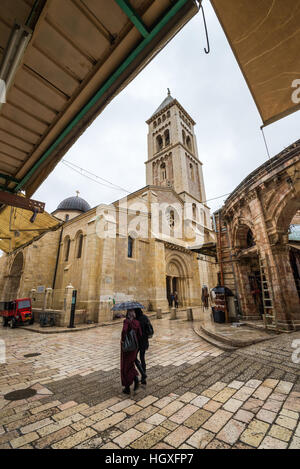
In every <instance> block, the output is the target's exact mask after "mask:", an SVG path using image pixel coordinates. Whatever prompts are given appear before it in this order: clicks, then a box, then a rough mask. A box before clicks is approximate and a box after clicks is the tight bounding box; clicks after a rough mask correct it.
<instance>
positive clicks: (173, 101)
mask: <svg viewBox="0 0 300 469" xmlns="http://www.w3.org/2000/svg"><path fill="white" fill-rule="evenodd" d="M172 104H176V105H177V106H178V107H179V108H180V109H181V111H182V112H183V113H184V114H185V115H186V116H187V117H188V118H189V119H190V121H191V123H192V124H193V125H195V124H196V122H195V121H194V119H193V118H192V117H191V116H190V115H189V114H188V112H187V111H186V110H185V109H184V108H183V107H182V106H181V104H180V103H179V102H178V101H177V99H176V98H173V96H171V92H170V90H169V88H168V95H167V97H166V98H165V99H164V100H163V102H162V103H161V105H160V106H159V107H158V108H157V109H156V111H155V112H154V113H153V114H152V116H151V117H150V119H148V120H147V121H146V123H147V124H150V122H152V120H154V119H155V117H156V116H157V115H158V114H159V113H160V112H162V111H163V110H164V109H166V108H168V107H170V105H172Z"/></svg>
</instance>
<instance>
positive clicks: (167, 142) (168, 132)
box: [164, 129, 170, 147]
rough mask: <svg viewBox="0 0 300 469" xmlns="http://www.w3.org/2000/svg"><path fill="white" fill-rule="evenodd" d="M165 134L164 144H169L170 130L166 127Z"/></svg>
mask: <svg viewBox="0 0 300 469" xmlns="http://www.w3.org/2000/svg"><path fill="white" fill-rule="evenodd" d="M164 136H165V146H166V147H167V146H168V145H170V131H169V130H168V129H167V130H166V131H165V133H164Z"/></svg>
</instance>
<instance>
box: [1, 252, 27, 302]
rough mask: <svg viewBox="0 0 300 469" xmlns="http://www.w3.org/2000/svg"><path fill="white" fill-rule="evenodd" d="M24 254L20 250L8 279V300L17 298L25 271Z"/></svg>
mask: <svg viewBox="0 0 300 469" xmlns="http://www.w3.org/2000/svg"><path fill="white" fill-rule="evenodd" d="M23 265H24V256H23V254H22V252H19V253H18V254H17V255H16V257H15V258H14V260H13V263H12V266H11V268H10V272H9V275H8V279H7V285H6V292H7V293H6V294H5V296H7V300H13V299H15V298H17V296H18V291H19V287H20V281H21V276H22V272H23Z"/></svg>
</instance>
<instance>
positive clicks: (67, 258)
mask: <svg viewBox="0 0 300 469" xmlns="http://www.w3.org/2000/svg"><path fill="white" fill-rule="evenodd" d="M64 245H65V255H64V259H65V262H66V261H68V260H69V255H70V246H71V240H70V238H69V236H68V237H67V238H66V239H65V242H64Z"/></svg>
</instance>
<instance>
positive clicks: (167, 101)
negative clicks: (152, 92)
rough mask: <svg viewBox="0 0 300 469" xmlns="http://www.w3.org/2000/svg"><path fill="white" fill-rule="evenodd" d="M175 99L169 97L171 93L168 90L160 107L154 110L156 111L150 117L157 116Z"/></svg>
mask: <svg viewBox="0 0 300 469" xmlns="http://www.w3.org/2000/svg"><path fill="white" fill-rule="evenodd" d="M173 101H175V99H174V98H173V97H172V96H171V92H170V90H169V88H168V96H167V97H166V98H165V99H164V100H163V102H162V103H161V105H160V106H159V107H158V108H157V109H156V111H155V112H154V113H153V114H152V116H151V117H153V116H155V114H158V113H159V112H160V111H162V110H163V109H164V108H165V107H166V106H168V105H169V104H171V103H172V102H173Z"/></svg>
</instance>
